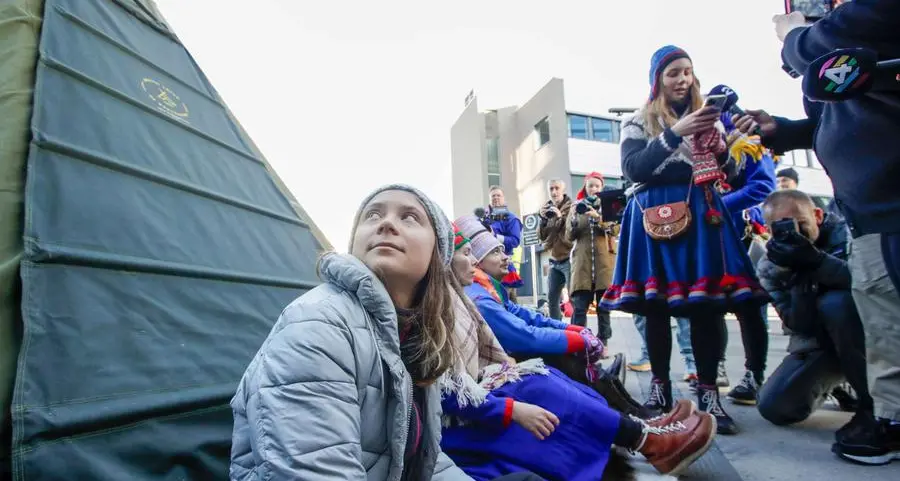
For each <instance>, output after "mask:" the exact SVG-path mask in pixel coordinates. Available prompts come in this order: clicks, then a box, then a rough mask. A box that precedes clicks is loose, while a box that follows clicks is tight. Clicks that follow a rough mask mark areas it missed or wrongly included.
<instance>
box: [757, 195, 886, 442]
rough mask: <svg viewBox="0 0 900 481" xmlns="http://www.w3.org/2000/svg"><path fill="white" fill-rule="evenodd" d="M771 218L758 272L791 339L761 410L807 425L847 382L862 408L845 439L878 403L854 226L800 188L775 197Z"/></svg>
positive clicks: (777, 419) (767, 206)
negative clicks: (857, 284)
mask: <svg viewBox="0 0 900 481" xmlns="http://www.w3.org/2000/svg"><path fill="white" fill-rule="evenodd" d="M763 216H764V218H765V221H766V225H767V226H768V227H769V229H770V230H771V231H772V238H771V239H770V240H769V242H768V243H767V245H766V249H767V253H766V257H763V258H762V259H761V260H760V262H759V266H758V271H757V273H758V275H759V279H760V282H761V283H762V285H763V287H765V288H766V290H767V291H768V292H769V294H770V295H771V296H772V304H773V305H774V306H775V310H776V311H777V312H778V315H779V316H780V317H781V319H782V321H783V322H784V324H785V325H786V326H787V327H788V328H790V329H791V339H790V344H789V345H788V352H789V354H788V356H787V357H785V358H784V360H783V361H782V362H781V365H779V366H778V368H777V369H776V370H775V372H774V373H773V374H772V376H771V377H770V378H769V379H768V380H767V381H766V382H765V384H763V386H762V388H761V389H760V391H759V399H758V408H759V412H760V414H762V416H763V417H764V418H766V419H767V420H769V421H770V422H772V423H773V424H777V425H786V424H793V423H797V422H800V421H803V420H805V419H806V418H807V417H809V415H810V414H812V412H813V411H814V410H815V409H816V408H818V406H819V405H821V403H822V401H824V399H825V397H826V396H828V394H829V393H831V392H832V390H833V389H834V387H835V386H837V385H838V384H840V383H843V382H844V381H845V380H846V382H847V383H849V384H850V386H851V387H853V389H854V390H855V391H856V392H857V394H858V397H859V403H858V406H857V414H856V416H854V418H853V419H852V420H851V421H850V422H849V423H848V424H847V425H845V426H844V427H843V428H841V429H840V430H839V431H838V434H837V438H839V439H840V438H841V437H843V436H844V435H845V434H846V433H847V432H848V431H849V430H851V429H854V426H857V427H864V426H865V425H866V424H865V423H861V422H860V421H861V419H867V418H870V417H871V416H872V406H873V405H872V397H871V396H869V390H868V385H867V381H866V346H865V335H864V334H863V326H862V322H861V321H860V318H859V313H858V312H857V310H856V305H855V304H854V302H853V295H852V294H851V292H850V268H849V267H848V265H847V257H848V243H847V240H848V239H847V226H846V224H845V223H844V221H843V220H842V219H840V218H838V217H832V216H830V215H828V214H826V213H824V212H823V211H822V209H820V208H818V207H816V205H815V203H814V202H813V200H812V199H811V198H810V197H809V196H808V195H807V194H805V193H803V192H801V191H799V190H779V191H776V192H774V193H772V194H771V195H770V196H769V197H768V199H766V201H765V203H764V204H763Z"/></svg>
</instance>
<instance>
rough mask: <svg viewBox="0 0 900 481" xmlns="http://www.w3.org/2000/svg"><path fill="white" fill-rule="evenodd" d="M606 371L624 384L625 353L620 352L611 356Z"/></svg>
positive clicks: (625, 370) (625, 371)
mask: <svg viewBox="0 0 900 481" xmlns="http://www.w3.org/2000/svg"><path fill="white" fill-rule="evenodd" d="M606 372H608V373H609V375H611V376H612V377H614V378H616V379H618V380H619V382H620V383H622V385H623V386H624V385H625V374H626V373H627V372H628V370H627V369H625V354H622V353H621V352H620V353H618V354H616V355H615V356H613V360H612V362H611V363H609V367H608V368H606Z"/></svg>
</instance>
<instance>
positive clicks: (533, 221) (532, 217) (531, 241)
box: [522, 214, 541, 247]
mask: <svg viewBox="0 0 900 481" xmlns="http://www.w3.org/2000/svg"><path fill="white" fill-rule="evenodd" d="M540 225H541V217H540V216H539V215H537V214H528V215H526V216H525V219H524V222H522V246H523V247H528V246H533V245H537V244H540V243H541V236H540V233H539V232H538V231H539V229H538V228H539V227H540Z"/></svg>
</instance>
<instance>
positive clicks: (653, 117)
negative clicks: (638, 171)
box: [643, 71, 703, 137]
mask: <svg viewBox="0 0 900 481" xmlns="http://www.w3.org/2000/svg"><path fill="white" fill-rule="evenodd" d="M663 73H665V72H664V71H661V72H660V73H659V76H660V77H662V76H663ZM693 77H694V81H693V83H691V88H690V89H689V91H688V108H687V110H686V111H685V112H684V114H685V115H687V114H689V113H691V112H694V111H697V110H700V109H701V108H703V93H702V92H700V80H699V79H698V78H697V77H696V76H693ZM657 82H659V84H660V86H661V85H662V79H661V78H660V79H657ZM643 116H644V119H643V120H644V129H645V130H646V131H647V133H648V134H649V135H650V137H656V136H657V135H659V134H661V133H662V132H663V130H665V129H666V128H668V127H672V126H673V125H675V123H676V122H678V119H679V117H678V115H677V114H676V113H675V110H674V109H673V108H672V106H671V105H669V100H668V99H667V98H666V94H665V93H664V92H663V88H662V87H660V88H659V94H658V95H657V96H656V97H655V98H653V99H650V100H647V104H646V105H645V106H644V111H643Z"/></svg>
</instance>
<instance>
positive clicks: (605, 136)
mask: <svg viewBox="0 0 900 481" xmlns="http://www.w3.org/2000/svg"><path fill="white" fill-rule="evenodd" d="M591 138H592V139H594V140H597V141H600V142H610V143H616V144H617V143H619V124H618V122H615V121H613V120H609V119H598V118H596V117H592V118H591Z"/></svg>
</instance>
